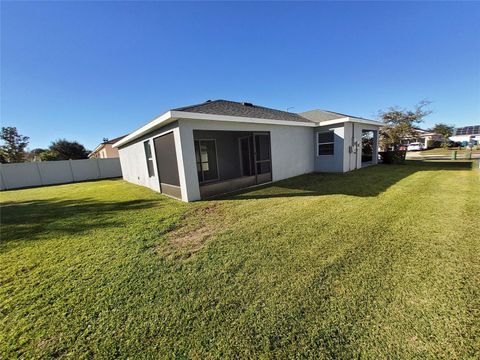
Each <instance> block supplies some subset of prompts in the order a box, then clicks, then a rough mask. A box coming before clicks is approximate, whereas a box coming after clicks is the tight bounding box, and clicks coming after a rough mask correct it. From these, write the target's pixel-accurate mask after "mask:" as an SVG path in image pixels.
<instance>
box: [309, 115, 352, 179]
mask: <svg viewBox="0 0 480 360" xmlns="http://www.w3.org/2000/svg"><path fill="white" fill-rule="evenodd" d="M325 131H333V132H334V144H333V145H334V149H333V155H318V133H319V132H325ZM347 141H348V140H347ZM313 142H314V144H315V148H314V155H315V171H317V172H343V171H345V170H344V158H345V128H344V123H341V124H335V125H329V126H319V127H316V128H315V132H314V136H313Z"/></svg>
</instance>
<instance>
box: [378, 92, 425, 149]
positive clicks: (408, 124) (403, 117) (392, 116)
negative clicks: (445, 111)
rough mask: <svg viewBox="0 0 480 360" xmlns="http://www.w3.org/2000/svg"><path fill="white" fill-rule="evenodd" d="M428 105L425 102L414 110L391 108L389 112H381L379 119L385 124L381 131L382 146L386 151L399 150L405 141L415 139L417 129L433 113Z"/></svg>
mask: <svg viewBox="0 0 480 360" xmlns="http://www.w3.org/2000/svg"><path fill="white" fill-rule="evenodd" d="M428 105H430V102H429V101H426V100H423V101H421V102H420V103H418V104H417V105H416V106H415V108H414V109H413V110H406V109H399V108H398V107H391V108H389V109H388V110H387V111H380V113H379V118H380V119H381V120H382V121H383V122H384V123H385V126H384V127H383V129H382V130H381V131H380V146H381V147H382V148H383V149H385V150H387V149H391V148H393V150H398V149H399V147H400V145H401V143H402V140H403V139H408V138H415V137H416V136H417V130H416V129H415V127H416V126H418V125H419V124H420V123H421V122H422V121H423V119H424V118H425V117H426V116H428V115H430V114H431V113H432V112H431V111H430V110H426V107H427V106H428Z"/></svg>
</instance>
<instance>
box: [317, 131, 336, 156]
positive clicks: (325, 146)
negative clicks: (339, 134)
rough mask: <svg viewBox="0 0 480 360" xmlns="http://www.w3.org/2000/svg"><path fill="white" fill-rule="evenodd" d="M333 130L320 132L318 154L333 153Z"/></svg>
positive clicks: (318, 135)
mask: <svg viewBox="0 0 480 360" xmlns="http://www.w3.org/2000/svg"><path fill="white" fill-rule="evenodd" d="M333 139H334V133H333V131H327V132H319V133H318V134H317V145H318V152H317V154H318V155H333V148H334V146H333V145H334V140H333Z"/></svg>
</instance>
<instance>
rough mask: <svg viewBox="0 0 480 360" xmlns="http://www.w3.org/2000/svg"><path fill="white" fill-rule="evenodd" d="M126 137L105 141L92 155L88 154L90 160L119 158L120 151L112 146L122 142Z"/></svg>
mask: <svg viewBox="0 0 480 360" xmlns="http://www.w3.org/2000/svg"><path fill="white" fill-rule="evenodd" d="M125 136H127V135H123V136H119V137H116V138H115V139H111V140H109V139H107V138H105V139H103V141H102V142H101V143H100V144H99V145H98V146H97V147H96V148H95V149H94V150H93V151H92V152H91V153H90V154H88V157H89V158H99V159H110V158H118V157H119V156H120V155H118V149H117V148H114V147H113V146H112V145H113V144H115V143H116V142H119V141H120V140H122V139H123V138H124V137H125Z"/></svg>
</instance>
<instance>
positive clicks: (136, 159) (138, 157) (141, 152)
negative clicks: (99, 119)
mask: <svg viewBox="0 0 480 360" xmlns="http://www.w3.org/2000/svg"><path fill="white" fill-rule="evenodd" d="M172 131H173V133H174V136H175V147H176V151H177V158H178V153H179V151H180V144H179V143H180V140H179V136H180V133H179V130H178V124H177V123H176V122H175V123H172V124H169V125H166V126H164V127H162V128H160V129H157V130H155V131H153V132H151V133H149V134H148V135H146V136H143V137H141V138H139V139H136V140H134V141H133V142H131V143H128V144H126V145H124V146H122V147H121V148H119V149H118V153H119V155H120V164H121V166H122V174H123V179H124V180H125V181H128V182H131V183H133V184H137V185H141V186H146V187H148V188H150V189H152V190H155V191H158V192H160V181H159V178H158V169H157V159H156V157H155V146H154V144H153V139H154V138H156V137H158V136H161V135H164V134H166V133H169V132H172ZM147 140H148V141H149V142H150V148H151V150H152V157H153V168H154V176H151V177H149V176H148V168H147V160H146V158H145V148H144V145H143V143H144V141H147ZM179 172H181V171H180V169H179ZM180 185H182V180H181V177H180Z"/></svg>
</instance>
